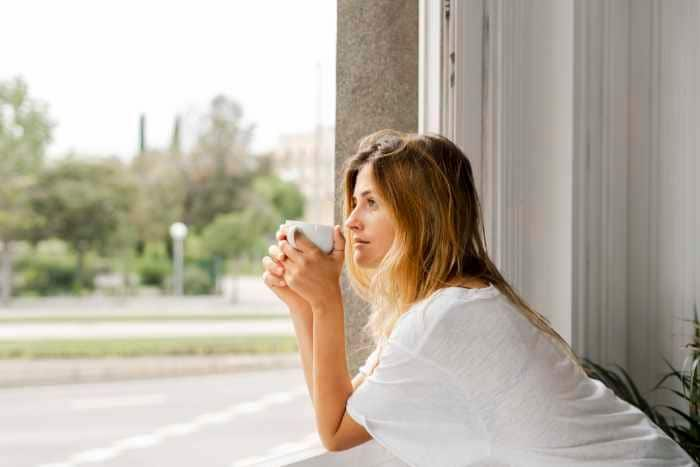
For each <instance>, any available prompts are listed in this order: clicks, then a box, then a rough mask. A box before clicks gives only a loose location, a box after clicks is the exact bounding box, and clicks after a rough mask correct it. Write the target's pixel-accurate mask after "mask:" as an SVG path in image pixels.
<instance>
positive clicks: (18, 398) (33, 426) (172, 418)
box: [0, 368, 320, 467]
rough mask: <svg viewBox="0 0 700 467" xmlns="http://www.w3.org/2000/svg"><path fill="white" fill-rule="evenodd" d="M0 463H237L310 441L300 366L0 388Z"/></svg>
mask: <svg viewBox="0 0 700 467" xmlns="http://www.w3.org/2000/svg"><path fill="white" fill-rule="evenodd" d="M0 414H2V416H1V423H0V466H2V467H76V466H82V465H90V466H103V467H127V466H128V467H153V466H169V467H185V466H187V467H191V466H193V465H202V466H204V465H206V466H208V467H243V466H249V465H255V464H257V463H261V462H264V461H265V460H269V459H274V458H276V457H278V456H280V455H284V454H286V453H290V452H295V451H301V450H304V449H308V448H309V447H317V448H318V447H320V442H319V440H318V436H317V435H316V429H315V423H314V417H313V407H312V405H311V401H310V399H309V396H308V392H307V389H306V385H305V384H304V376H303V374H302V371H301V369H300V368H297V369H285V370H268V371H256V372H247V373H236V374H231V375H213V376H198V377H181V378H162V379H153V380H138V381H129V382H119V383H94V384H68V385H57V386H43V387H29V388H17V389H1V390H0Z"/></svg>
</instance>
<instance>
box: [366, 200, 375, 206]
mask: <svg viewBox="0 0 700 467" xmlns="http://www.w3.org/2000/svg"><path fill="white" fill-rule="evenodd" d="M367 204H369V205H370V206H374V205H375V204H377V203H375V202H374V200H373V199H367Z"/></svg>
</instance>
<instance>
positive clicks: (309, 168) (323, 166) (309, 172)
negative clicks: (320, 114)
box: [273, 127, 335, 224]
mask: <svg viewBox="0 0 700 467" xmlns="http://www.w3.org/2000/svg"><path fill="white" fill-rule="evenodd" d="M334 155H335V128H333V127H320V128H319V129H318V130H316V131H310V132H307V133H296V134H287V135H282V136H281V137H280V140H279V145H278V147H277V149H276V150H275V151H274V154H273V164H274V168H275V170H276V171H277V174H278V175H279V177H280V178H282V179H283V180H286V181H289V182H292V183H294V184H295V185H296V186H298V187H299V189H300V190H301V192H302V193H303V194H304V197H305V198H306V205H305V208H304V218H303V219H300V220H304V221H306V222H313V223H319V224H333V203H334V199H333V198H334V187H333V180H334V178H335V177H334V173H335V165H334Z"/></svg>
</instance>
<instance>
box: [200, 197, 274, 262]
mask: <svg viewBox="0 0 700 467" xmlns="http://www.w3.org/2000/svg"><path fill="white" fill-rule="evenodd" d="M280 218H281V217H280V214H279V212H278V211H277V209H275V207H274V206H272V205H271V204H270V203H268V202H267V201H266V200H264V199H258V200H257V201H256V202H255V205H254V206H251V207H249V208H247V209H245V210H242V211H238V212H232V213H229V214H222V215H219V216H217V218H216V219H215V220H214V222H212V223H211V224H209V225H208V226H206V227H205V228H204V230H203V231H202V238H203V240H204V244H205V245H206V248H207V250H208V251H209V253H210V254H211V255H213V256H217V257H220V258H224V259H232V258H240V257H243V256H249V257H250V256H255V255H260V254H262V253H263V252H265V251H267V246H268V244H269V243H270V242H271V241H272V240H273V239H274V234H275V230H276V229H277V227H278V226H279V224H280Z"/></svg>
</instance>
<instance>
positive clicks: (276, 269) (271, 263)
mask: <svg viewBox="0 0 700 467" xmlns="http://www.w3.org/2000/svg"><path fill="white" fill-rule="evenodd" d="M262 263H263V267H264V268H265V270H266V271H267V272H269V273H271V274H274V275H275V276H278V277H282V275H284V267H283V266H282V265H280V264H279V263H277V262H276V261H275V260H273V259H272V258H270V257H269V256H265V257H264V258H263V259H262Z"/></svg>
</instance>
